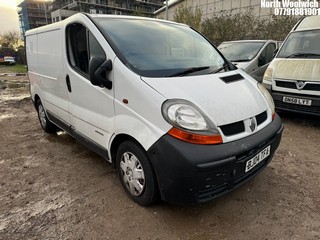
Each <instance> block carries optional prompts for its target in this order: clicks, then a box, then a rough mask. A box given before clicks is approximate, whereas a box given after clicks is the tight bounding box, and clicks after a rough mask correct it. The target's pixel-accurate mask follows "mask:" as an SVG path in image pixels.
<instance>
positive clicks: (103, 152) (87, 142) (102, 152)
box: [47, 111, 110, 161]
mask: <svg viewBox="0 0 320 240" xmlns="http://www.w3.org/2000/svg"><path fill="white" fill-rule="evenodd" d="M47 115H48V118H49V119H50V121H51V122H53V123H54V124H55V125H57V126H58V127H59V128H61V129H62V130H64V131H65V132H67V133H68V134H70V135H71V136H72V137H73V138H75V139H76V140H77V141H78V142H80V143H81V144H82V145H84V146H85V147H87V148H89V149H90V150H92V151H93V152H95V153H96V154H98V155H99V156H101V157H102V158H104V159H105V160H107V161H110V159H109V156H108V150H107V149H106V148H104V147H102V146H100V145H99V144H97V143H96V142H94V141H92V140H91V139H89V138H87V137H86V136H84V135H83V134H81V133H80V132H78V131H77V130H75V129H74V128H73V127H72V126H71V125H70V124H68V123H66V122H65V121H63V120H61V119H60V118H59V117H57V116H56V115H55V114H53V113H51V112H50V111H47Z"/></svg>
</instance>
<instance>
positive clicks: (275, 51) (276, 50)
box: [272, 48, 279, 57]
mask: <svg viewBox="0 0 320 240" xmlns="http://www.w3.org/2000/svg"><path fill="white" fill-rule="evenodd" d="M278 51H279V48H276V49H275V50H274V51H273V56H272V57H275V56H276V54H277V53H278Z"/></svg>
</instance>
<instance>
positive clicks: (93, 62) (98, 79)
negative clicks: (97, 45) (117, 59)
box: [89, 57, 112, 89]
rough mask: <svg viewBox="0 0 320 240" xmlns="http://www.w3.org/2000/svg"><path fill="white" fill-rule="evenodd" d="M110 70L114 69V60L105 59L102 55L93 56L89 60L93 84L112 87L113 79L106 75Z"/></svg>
mask: <svg viewBox="0 0 320 240" xmlns="http://www.w3.org/2000/svg"><path fill="white" fill-rule="evenodd" d="M110 70H112V62H111V60H110V59H107V60H104V59H102V58H100V57H92V58H91V59H90V62H89V77H90V82H91V84H92V85H94V86H103V87H106V88H107V89H111V88H112V81H110V80H109V79H107V77H106V73H107V71H110Z"/></svg>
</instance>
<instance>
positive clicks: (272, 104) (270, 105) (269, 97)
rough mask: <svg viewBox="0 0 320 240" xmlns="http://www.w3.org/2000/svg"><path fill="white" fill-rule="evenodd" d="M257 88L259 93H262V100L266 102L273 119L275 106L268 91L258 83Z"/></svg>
mask: <svg viewBox="0 0 320 240" xmlns="http://www.w3.org/2000/svg"><path fill="white" fill-rule="evenodd" d="M258 88H259V89H260V91H261V92H262V94H263V96H264V98H265V99H266V100H267V103H268V105H269V107H270V109H271V112H272V119H274V117H275V105H274V102H273V98H272V96H271V95H270V93H269V91H268V90H267V89H266V88H265V87H264V86H263V85H262V84H260V83H258Z"/></svg>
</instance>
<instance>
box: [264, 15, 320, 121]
mask: <svg viewBox="0 0 320 240" xmlns="http://www.w3.org/2000/svg"><path fill="white" fill-rule="evenodd" d="M263 84H264V86H265V87H266V88H267V89H268V90H269V91H270V92H271V94H272V96H273V99H274V102H275V104H276V108H277V109H279V110H286V111H292V112H300V113H307V114H312V115H318V116H320V16H308V17H305V18H302V19H301V20H300V21H299V22H298V23H297V24H296V26H295V27H294V28H293V29H292V30H291V32H290V33H289V35H288V36H287V38H286V39H285V41H284V43H283V45H282V46H281V48H280V50H279V52H278V53H277V55H276V57H275V58H274V59H273V61H272V62H271V63H270V65H269V67H268V69H267V70H266V72H265V74H264V77H263Z"/></svg>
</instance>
